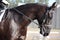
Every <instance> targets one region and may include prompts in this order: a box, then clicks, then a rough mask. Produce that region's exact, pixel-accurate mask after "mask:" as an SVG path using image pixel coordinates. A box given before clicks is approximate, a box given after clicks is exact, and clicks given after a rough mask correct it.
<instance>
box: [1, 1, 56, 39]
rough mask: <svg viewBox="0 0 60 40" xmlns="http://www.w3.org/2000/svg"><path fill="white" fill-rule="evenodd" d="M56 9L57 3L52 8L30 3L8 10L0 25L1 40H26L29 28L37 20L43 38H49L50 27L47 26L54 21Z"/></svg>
mask: <svg viewBox="0 0 60 40" xmlns="http://www.w3.org/2000/svg"><path fill="white" fill-rule="evenodd" d="M55 7H56V2H54V3H53V4H52V6H51V7H48V6H47V5H45V4H44V5H41V4H37V3H29V4H25V5H21V6H18V7H14V8H10V9H7V10H6V11H5V13H4V16H3V17H2V21H1V23H0V40H25V39H26V33H27V26H28V25H29V24H30V23H31V20H35V19H37V20H38V23H39V26H40V27H39V28H40V33H41V34H42V35H43V36H48V35H49V32H50V27H48V26H47V25H49V23H50V21H51V20H52V17H53V11H54V10H55ZM15 9H16V10H15ZM17 10H18V11H17ZM26 16H27V17H28V18H27V17H26ZM29 18H30V19H31V20H30V19H29ZM42 31H43V32H42Z"/></svg>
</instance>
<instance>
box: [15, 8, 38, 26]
mask: <svg viewBox="0 0 60 40" xmlns="http://www.w3.org/2000/svg"><path fill="white" fill-rule="evenodd" d="M14 10H15V11H17V12H18V13H20V14H22V15H24V16H25V17H26V18H27V19H28V20H30V21H31V22H33V23H34V24H36V25H39V24H38V23H36V22H34V21H33V20H32V19H31V18H30V17H28V16H26V15H25V14H23V13H22V12H20V11H19V10H17V9H15V8H14Z"/></svg>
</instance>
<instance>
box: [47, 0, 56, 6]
mask: <svg viewBox="0 0 60 40" xmlns="http://www.w3.org/2000/svg"><path fill="white" fill-rule="evenodd" d="M54 2H56V0H49V1H48V3H49V4H48V5H49V6H51V5H52V4H53V3H54Z"/></svg>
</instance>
